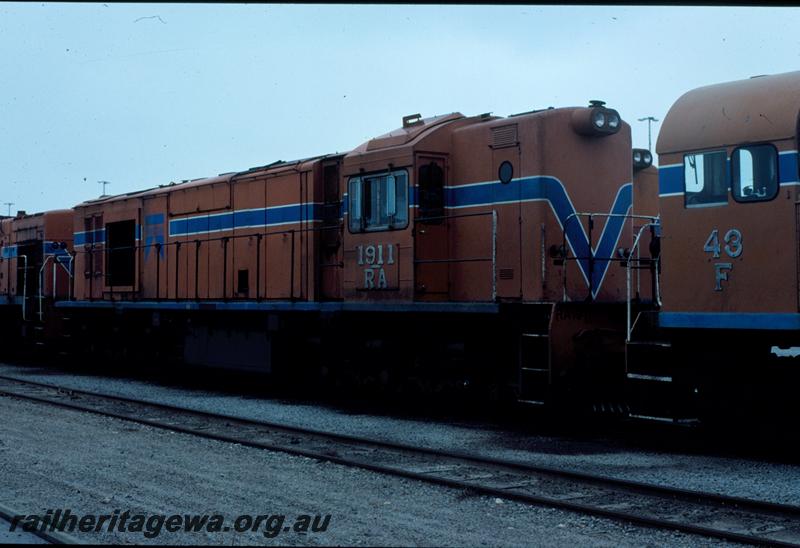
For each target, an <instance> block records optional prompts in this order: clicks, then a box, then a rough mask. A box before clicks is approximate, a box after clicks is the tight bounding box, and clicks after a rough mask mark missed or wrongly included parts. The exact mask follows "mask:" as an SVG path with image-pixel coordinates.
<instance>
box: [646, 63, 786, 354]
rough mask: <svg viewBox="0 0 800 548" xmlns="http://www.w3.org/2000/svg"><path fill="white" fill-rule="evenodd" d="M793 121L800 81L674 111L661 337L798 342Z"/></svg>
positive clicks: (668, 142)
mask: <svg viewBox="0 0 800 548" xmlns="http://www.w3.org/2000/svg"><path fill="white" fill-rule="evenodd" d="M798 112H800V72H795V73H788V74H782V75H776V76H762V77H757V78H751V79H749V80H743V81H738V82H731V83H727V84H719V85H714V86H708V87H704V88H700V89H697V90H694V91H690V92H688V93H687V94H685V95H684V96H683V97H681V98H680V99H679V100H678V101H677V102H676V103H675V105H674V106H673V107H672V109H670V111H669V113H668V115H667V116H666V118H665V120H664V124H663V127H662V129H661V133H660V136H659V140H658V145H657V147H658V148H657V150H658V153H659V158H660V163H661V167H660V169H659V179H660V191H659V192H660V201H661V216H662V226H663V231H664V237H663V254H664V270H663V276H662V286H663V292H664V307H663V310H662V311H661V314H660V318H659V319H660V323H661V325H662V326H663V327H665V328H674V329H703V330H708V331H706V333H707V334H710V333H711V332H712V331H715V330H717V331H721V332H727V331H728V330H744V331H750V332H752V333H751V334H752V335H753V336H754V337H756V338H763V335H764V334H765V333H767V332H772V333H773V336H775V337H776V338H778V339H783V338H790V339H793V338H794V335H790V333H792V332H795V333H798V334H800V315H798V311H799V310H800V309H799V308H798V305H799V302H800V301H798V299H799V298H800V294H798V280H800V278H798V249H799V247H798V245H799V244H800V242H798V232H797V222H798V208H797V203H798V162H797V119H798ZM759 334H760V335H759Z"/></svg>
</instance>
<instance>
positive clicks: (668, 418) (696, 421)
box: [628, 413, 700, 426]
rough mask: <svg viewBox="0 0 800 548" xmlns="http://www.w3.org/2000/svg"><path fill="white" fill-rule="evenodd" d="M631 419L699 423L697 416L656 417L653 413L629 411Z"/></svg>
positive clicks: (686, 423) (689, 424) (685, 423)
mask: <svg viewBox="0 0 800 548" xmlns="http://www.w3.org/2000/svg"><path fill="white" fill-rule="evenodd" d="M628 416H629V417H630V418H632V419H638V420H644V421H653V422H668V423H670V424H682V425H686V426H691V425H695V424H699V423H700V420H699V419H697V418H684V419H679V418H675V417H657V416H654V415H636V414H633V413H631V414H630V415H628Z"/></svg>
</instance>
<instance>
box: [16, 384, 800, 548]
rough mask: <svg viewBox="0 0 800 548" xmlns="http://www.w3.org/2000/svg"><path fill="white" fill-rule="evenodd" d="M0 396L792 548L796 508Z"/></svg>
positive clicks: (118, 407)
mask: <svg viewBox="0 0 800 548" xmlns="http://www.w3.org/2000/svg"><path fill="white" fill-rule="evenodd" d="M0 395H5V396H12V397H17V398H23V399H26V400H30V401H35V402H41V403H46V404H51V405H56V406H60V407H64V408H68V409H74V410H78V411H83V412H91V413H95V414H99V415H103V416H107V417H114V418H118V419H122V420H127V421H133V422H137V423H140V424H146V425H149V426H153V427H157V428H162V429H167V430H171V431H176V432H182V433H186V434H191V435H195V436H202V437H205V438H210V439H214V440H221V441H226V442H231V443H238V444H241V445H245V446H249V447H256V448H261V449H267V450H272V451H280V452H284V453H288V454H292V455H297V456H303V457H308V458H314V459H318V460H323V461H329V462H334V463H337V464H341V465H345V466H351V467H358V468H362V469H366V470H370V471H373V472H379V473H383V474H390V475H393V476H399V477H403V478H408V479H412V480H417V481H424V482H427V483H433V484H437V485H442V486H446V487H451V488H456V489H461V490H464V491H465V493H466V494H474V495H488V496H493V497H499V498H503V499H508V500H515V501H518V502H522V503H526V504H533V505H541V506H549V507H553V508H560V509H564V510H571V511H575V512H579V513H582V514H588V515H594V516H600V517H605V518H611V519H616V520H622V521H626V522H630V523H635V524H639V525H644V526H649V527H656V528H660V529H671V530H676V531H681V532H685V533H691V534H698V535H704V536H708V537H713V538H718V539H723V540H728V541H735V542H744V543H751V544H766V545H775V546H800V507H798V506H791V505H784V504H778V503H771V502H764V501H756V500H750V499H744V498H738V497H728V496H724V495H719V494H715V493H704V492H699V491H690V490H683V489H677V488H672V487H663V486H657V485H651V484H646V483H640V482H634V481H627V480H620V479H615V478H608V477H604V476H598V475H593V474H585V473H579V472H569V471H564V470H559V469H553V468H547V467H541V466H533V465H529V464H526V463H521V462H513V461H506V460H498V459H492V458H486V457H479V456H474V455H468V454H463V453H457V452H448V451H439V450H435V449H428V448H420V447H412V446H407V445H402V444H396V443H390V442H384V441H378V440H371V439H365V438H359V437H354V436H346V435H339V434H331V433H326V432H319V431H314V430H310V429H304V428H297V427H292V426H287V425H282V424H275V423H270V422H266V421H255V420H248V419H243V418H240V417H234V416H229V415H220V414H214V413H209V412H204V411H197V410H192V409H187V408H182V407H177V406H172V405H167V404H162V403H156V402H150V401H145V400H138V399H132V398H125V397H121V396H113V395H109V394H100V393H96V392H89V391H81V390H73V389H69V388H65V387H60V386H55V385H50V384H46V383H40V382H34V381H28V380H24V379H19V378H16V377H8V376H3V375H0Z"/></svg>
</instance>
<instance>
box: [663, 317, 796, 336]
mask: <svg viewBox="0 0 800 548" xmlns="http://www.w3.org/2000/svg"><path fill="white" fill-rule="evenodd" d="M658 321H659V325H660V326H661V327H663V328H666V329H746V330H748V329H755V330H768V331H793V330H800V314H794V313H783V314H766V313H753V312H661V313H659V315H658Z"/></svg>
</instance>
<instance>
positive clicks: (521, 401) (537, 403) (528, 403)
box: [517, 400, 544, 405]
mask: <svg viewBox="0 0 800 548" xmlns="http://www.w3.org/2000/svg"><path fill="white" fill-rule="evenodd" d="M517 402H518V403H524V404H527V405H544V402H543V401H541V400H517Z"/></svg>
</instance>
